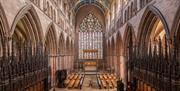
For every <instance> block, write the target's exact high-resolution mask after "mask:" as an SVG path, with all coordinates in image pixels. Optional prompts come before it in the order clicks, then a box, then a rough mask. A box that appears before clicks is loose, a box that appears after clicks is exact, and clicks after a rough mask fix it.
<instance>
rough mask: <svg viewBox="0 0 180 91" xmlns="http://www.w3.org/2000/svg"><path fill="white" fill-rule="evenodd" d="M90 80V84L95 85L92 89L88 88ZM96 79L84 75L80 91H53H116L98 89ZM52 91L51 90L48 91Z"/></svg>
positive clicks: (58, 90)
mask: <svg viewBox="0 0 180 91" xmlns="http://www.w3.org/2000/svg"><path fill="white" fill-rule="evenodd" d="M90 80H92V83H93V84H95V85H93V86H92V87H89V82H90ZM96 81H97V80H96V77H95V76H89V75H86V76H85V79H84V83H83V86H82V89H68V88H65V89H62V88H55V91H116V89H109V90H108V89H99V88H98V87H97V85H96ZM50 91H53V90H50Z"/></svg>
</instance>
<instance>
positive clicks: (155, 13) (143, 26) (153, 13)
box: [137, 6, 170, 46]
mask: <svg viewBox="0 0 180 91" xmlns="http://www.w3.org/2000/svg"><path fill="white" fill-rule="evenodd" d="M159 21H161V22H162V25H163V27H164V29H165V33H166V36H167V39H170V33H169V27H168V25H167V22H166V20H165V18H164V17H163V15H162V14H161V12H160V11H159V10H158V9H157V8H156V7H154V6H148V7H147V8H146V10H145V12H144V14H143V16H142V19H141V22H140V25H139V28H138V30H139V31H138V34H137V36H138V38H137V41H138V45H141V46H146V45H148V43H146V42H147V41H149V38H150V35H151V33H152V30H154V31H155V29H153V28H154V25H155V24H157V23H158V22H159Z"/></svg>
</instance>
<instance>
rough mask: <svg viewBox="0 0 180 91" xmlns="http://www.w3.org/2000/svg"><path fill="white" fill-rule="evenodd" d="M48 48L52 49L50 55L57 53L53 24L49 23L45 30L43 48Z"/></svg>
mask: <svg viewBox="0 0 180 91" xmlns="http://www.w3.org/2000/svg"><path fill="white" fill-rule="evenodd" d="M46 46H48V47H49V48H50V49H52V50H51V51H52V53H57V47H58V43H57V33H56V30H55V26H54V24H53V23H50V24H49V25H48V28H47V30H46V34H45V47H46Z"/></svg>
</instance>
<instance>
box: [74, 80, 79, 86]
mask: <svg viewBox="0 0 180 91" xmlns="http://www.w3.org/2000/svg"><path fill="white" fill-rule="evenodd" d="M79 83H80V80H79V79H77V80H76V81H75V83H74V88H78V87H79Z"/></svg>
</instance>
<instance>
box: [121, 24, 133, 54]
mask: <svg viewBox="0 0 180 91" xmlns="http://www.w3.org/2000/svg"><path fill="white" fill-rule="evenodd" d="M130 38H132V39H133V40H132V43H133V44H135V43H136V36H135V31H134V28H133V26H132V24H130V23H127V25H126V28H125V32H124V36H123V47H124V54H125V55H126V54H127V50H128V47H129V42H130Z"/></svg>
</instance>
